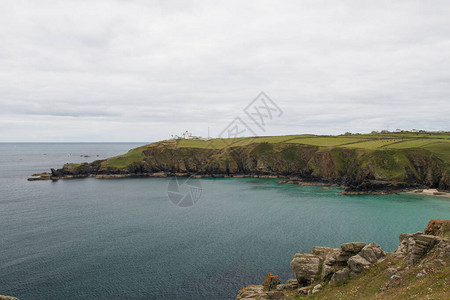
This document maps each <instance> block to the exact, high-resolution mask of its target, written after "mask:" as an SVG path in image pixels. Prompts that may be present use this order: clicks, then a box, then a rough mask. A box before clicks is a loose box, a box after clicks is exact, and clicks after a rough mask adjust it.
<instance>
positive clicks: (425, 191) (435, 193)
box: [407, 189, 450, 198]
mask: <svg viewBox="0 0 450 300" xmlns="http://www.w3.org/2000/svg"><path fill="white" fill-rule="evenodd" d="M407 193H409V194H423V195H429V196H440V197H447V198H450V193H449V192H446V191H439V190H438V189H419V190H413V191H408V192H407Z"/></svg>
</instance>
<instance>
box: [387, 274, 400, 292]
mask: <svg viewBox="0 0 450 300" xmlns="http://www.w3.org/2000/svg"><path fill="white" fill-rule="evenodd" d="M401 283H402V277H401V276H400V275H392V276H391V278H390V280H389V282H388V283H387V284H386V289H390V288H393V287H396V286H399V285H400V284H401Z"/></svg>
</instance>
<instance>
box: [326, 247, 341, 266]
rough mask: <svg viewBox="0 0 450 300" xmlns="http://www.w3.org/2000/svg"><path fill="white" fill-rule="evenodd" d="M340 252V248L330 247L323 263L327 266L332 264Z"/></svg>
mask: <svg viewBox="0 0 450 300" xmlns="http://www.w3.org/2000/svg"><path fill="white" fill-rule="evenodd" d="M339 254H340V250H338V249H332V250H331V251H330V252H328V253H327V255H326V256H325V260H324V262H323V263H324V264H325V265H328V266H332V265H334V264H335V263H336V260H337V258H338V256H339Z"/></svg>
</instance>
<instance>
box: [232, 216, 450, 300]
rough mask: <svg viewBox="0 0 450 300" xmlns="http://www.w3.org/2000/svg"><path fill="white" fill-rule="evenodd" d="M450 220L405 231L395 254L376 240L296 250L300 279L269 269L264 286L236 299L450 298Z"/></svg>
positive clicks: (245, 291)
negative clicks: (283, 277) (283, 279)
mask: <svg viewBox="0 0 450 300" xmlns="http://www.w3.org/2000/svg"><path fill="white" fill-rule="evenodd" d="M449 233H450V220H444V221H441V220H431V221H430V223H429V224H428V226H427V228H426V229H425V234H424V233H422V232H417V233H414V234H410V233H402V234H400V236H399V241H400V244H399V246H398V248H397V249H396V250H395V251H394V252H393V253H386V252H384V251H383V249H381V247H380V246H378V245H377V244H375V243H370V244H369V245H366V244H365V243H361V242H353V243H345V244H342V245H341V247H340V249H334V248H329V247H313V249H312V252H311V253H306V254H295V256H294V258H293V260H292V261H291V264H290V266H291V269H292V270H293V272H294V275H295V279H289V280H288V281H287V282H286V283H285V284H280V281H279V280H278V278H277V277H276V276H273V275H272V274H270V273H269V274H268V276H267V278H266V281H265V282H264V283H263V284H262V285H256V286H255V285H251V286H248V287H246V288H244V289H242V290H241V291H239V292H238V295H237V298H236V299H298V298H299V297H307V298H313V299H336V298H339V299H412V298H417V299H447V298H448V292H449V291H448V287H449V286H450V267H449V264H450V241H449V240H448V236H449Z"/></svg>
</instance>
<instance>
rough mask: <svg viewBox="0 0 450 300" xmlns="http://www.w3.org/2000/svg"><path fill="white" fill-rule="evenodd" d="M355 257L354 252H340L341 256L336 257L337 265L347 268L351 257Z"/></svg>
mask: <svg viewBox="0 0 450 300" xmlns="http://www.w3.org/2000/svg"><path fill="white" fill-rule="evenodd" d="M353 255H355V253H353V252H347V251H342V250H341V251H340V252H339V255H338V256H337V257H336V262H335V263H336V264H337V265H340V266H346V265H347V261H348V260H349V258H350V257H352V256H353Z"/></svg>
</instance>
